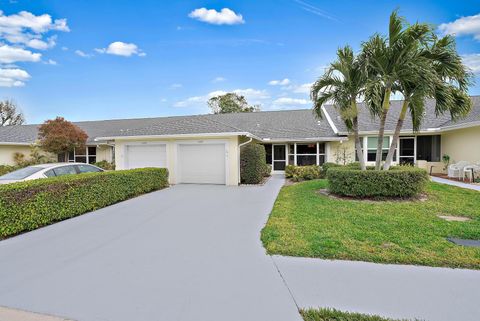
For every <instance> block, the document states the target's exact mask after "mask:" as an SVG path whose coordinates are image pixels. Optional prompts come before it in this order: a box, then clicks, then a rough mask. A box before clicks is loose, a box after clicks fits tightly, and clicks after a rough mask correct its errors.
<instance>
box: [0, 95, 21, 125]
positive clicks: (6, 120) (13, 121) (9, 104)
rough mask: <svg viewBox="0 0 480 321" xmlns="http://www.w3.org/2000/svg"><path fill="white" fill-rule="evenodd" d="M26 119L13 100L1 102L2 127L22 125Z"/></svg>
mask: <svg viewBox="0 0 480 321" xmlns="http://www.w3.org/2000/svg"><path fill="white" fill-rule="evenodd" d="M24 122H25V117H24V116H23V114H22V112H21V111H20V110H19V109H18V107H17V105H16V104H15V103H14V102H13V101H11V100H4V101H0V126H12V125H21V124H23V123H24Z"/></svg>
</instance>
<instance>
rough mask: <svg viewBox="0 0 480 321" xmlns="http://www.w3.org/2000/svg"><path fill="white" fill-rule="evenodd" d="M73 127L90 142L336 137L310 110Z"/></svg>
mask: <svg viewBox="0 0 480 321" xmlns="http://www.w3.org/2000/svg"><path fill="white" fill-rule="evenodd" d="M74 124H76V125H77V126H79V127H80V128H82V129H83V130H84V131H85V132H86V133H87V134H88V136H89V139H88V140H89V142H93V141H94V140H95V139H96V138H97V137H117V136H146V135H183V134H207V133H239V134H240V133H246V132H248V133H251V134H253V135H255V136H257V137H260V138H262V139H263V138H270V139H272V140H275V139H287V138H290V139H306V138H319V137H334V136H335V133H334V132H333V130H332V128H331V127H330V125H329V124H328V122H327V121H326V120H325V119H323V120H321V121H317V119H315V117H314V116H313V114H312V111H311V110H310V109H304V110H291V111H271V112H256V113H238V114H222V115H195V116H173V117H157V118H141V119H118V120H101V121H85V122H74ZM37 135H38V125H21V126H8V127H3V128H1V127H0V142H15V143H33V142H34V141H35V140H36V139H37Z"/></svg>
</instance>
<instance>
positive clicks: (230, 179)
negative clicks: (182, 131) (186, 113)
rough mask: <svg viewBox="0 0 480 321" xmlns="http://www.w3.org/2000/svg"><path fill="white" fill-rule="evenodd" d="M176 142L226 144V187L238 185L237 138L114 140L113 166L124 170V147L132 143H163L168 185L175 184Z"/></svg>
mask: <svg viewBox="0 0 480 321" xmlns="http://www.w3.org/2000/svg"><path fill="white" fill-rule="evenodd" d="M178 142H192V143H208V142H225V143H226V154H227V155H226V166H227V176H226V184H227V185H238V182H239V159H238V150H239V148H238V144H239V137H238V136H230V137H181V138H175V139H173V138H172V139H138V138H137V139H128V140H127V139H125V140H121V139H118V140H115V165H116V169H117V170H122V169H125V168H126V157H125V156H126V155H125V154H126V146H128V144H132V143H144V144H152V143H165V144H166V148H167V168H168V171H169V182H170V184H176V183H177V178H176V171H177V168H176V155H177V143H178Z"/></svg>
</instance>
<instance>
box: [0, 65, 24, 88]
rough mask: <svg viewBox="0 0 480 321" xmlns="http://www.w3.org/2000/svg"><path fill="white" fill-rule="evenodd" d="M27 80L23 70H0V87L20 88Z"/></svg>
mask: <svg viewBox="0 0 480 321" xmlns="http://www.w3.org/2000/svg"><path fill="white" fill-rule="evenodd" d="M29 78H30V75H29V74H28V72H26V71H25V70H22V69H18V68H15V69H3V68H0V87H22V86H24V85H25V81H26V80H28V79H29Z"/></svg>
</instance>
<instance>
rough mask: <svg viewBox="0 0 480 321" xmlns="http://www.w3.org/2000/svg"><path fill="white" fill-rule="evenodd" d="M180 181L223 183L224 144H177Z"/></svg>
mask: <svg viewBox="0 0 480 321" xmlns="http://www.w3.org/2000/svg"><path fill="white" fill-rule="evenodd" d="M177 161H178V176H179V182H180V183H196V184H225V144H179V145H178V159H177Z"/></svg>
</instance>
